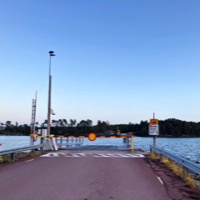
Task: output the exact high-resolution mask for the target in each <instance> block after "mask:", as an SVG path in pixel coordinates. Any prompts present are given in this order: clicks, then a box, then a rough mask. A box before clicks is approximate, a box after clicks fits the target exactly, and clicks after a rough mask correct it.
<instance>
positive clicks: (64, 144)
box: [38, 135, 134, 152]
mask: <svg viewBox="0 0 200 200" xmlns="http://www.w3.org/2000/svg"><path fill="white" fill-rule="evenodd" d="M95 137H96V138H110V139H111V138H121V139H123V143H124V146H126V148H124V149H123V148H122V149H121V150H131V151H132V152H133V151H134V136H130V135H119V136H95ZM38 138H41V139H42V140H43V139H45V138H47V139H54V138H55V141H56V144H57V146H58V147H59V148H75V147H76V148H82V149H83V147H84V139H89V136H54V135H50V136H38ZM96 138H95V139H96ZM95 139H94V140H95ZM89 140H90V139H89ZM91 141H93V140H91ZM91 146H92V145H90V147H91ZM93 146H95V145H93ZM96 146H98V145H96ZM102 146H103V145H102ZM111 146H112V145H111Z"/></svg>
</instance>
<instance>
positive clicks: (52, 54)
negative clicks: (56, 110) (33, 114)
mask: <svg viewBox="0 0 200 200" xmlns="http://www.w3.org/2000/svg"><path fill="white" fill-rule="evenodd" d="M52 56H55V54H54V51H49V92H48V108H47V123H48V124H47V135H50V134H51V112H52V109H51V89H52V88H51V87H52V85H51V83H52V76H51V57H52Z"/></svg>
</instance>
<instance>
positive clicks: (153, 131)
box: [149, 113, 159, 146]
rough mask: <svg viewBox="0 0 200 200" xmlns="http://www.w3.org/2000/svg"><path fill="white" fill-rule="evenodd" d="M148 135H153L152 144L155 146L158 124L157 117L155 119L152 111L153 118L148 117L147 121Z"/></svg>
mask: <svg viewBox="0 0 200 200" xmlns="http://www.w3.org/2000/svg"><path fill="white" fill-rule="evenodd" d="M149 135H152V136H153V145H154V146H156V136H157V135H159V125H158V119H155V114H154V113H153V119H150V123H149Z"/></svg>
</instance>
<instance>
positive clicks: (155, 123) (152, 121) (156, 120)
mask: <svg viewBox="0 0 200 200" xmlns="http://www.w3.org/2000/svg"><path fill="white" fill-rule="evenodd" d="M150 125H158V119H150Z"/></svg>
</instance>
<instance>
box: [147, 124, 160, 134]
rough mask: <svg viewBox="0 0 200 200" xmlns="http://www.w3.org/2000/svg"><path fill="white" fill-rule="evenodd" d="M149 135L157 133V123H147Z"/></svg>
mask: <svg viewBox="0 0 200 200" xmlns="http://www.w3.org/2000/svg"><path fill="white" fill-rule="evenodd" d="M149 135H159V126H158V125H151V124H150V125H149Z"/></svg>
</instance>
